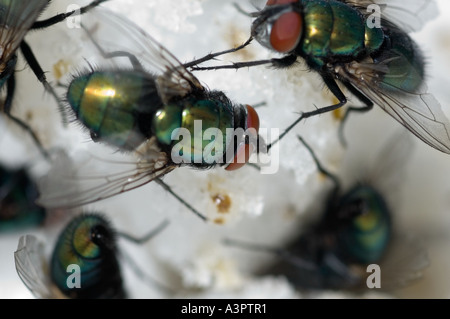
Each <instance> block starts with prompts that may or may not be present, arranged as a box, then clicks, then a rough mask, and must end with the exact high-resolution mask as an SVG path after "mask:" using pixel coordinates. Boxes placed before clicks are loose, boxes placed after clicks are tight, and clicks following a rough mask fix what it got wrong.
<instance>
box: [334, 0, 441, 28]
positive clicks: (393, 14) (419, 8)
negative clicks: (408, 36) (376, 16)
mask: <svg viewBox="0 0 450 319" xmlns="http://www.w3.org/2000/svg"><path fill="white" fill-rule="evenodd" d="M342 1H343V2H345V3H347V4H349V5H351V6H354V7H357V8H359V9H360V11H361V12H362V13H363V14H365V15H370V14H372V13H374V11H372V10H370V7H369V10H368V6H370V5H378V6H379V7H380V9H381V18H382V19H386V20H388V21H391V22H393V23H395V24H396V25H398V26H399V27H401V28H402V29H403V30H404V31H406V32H416V31H419V30H420V29H421V28H422V27H423V26H424V25H425V24H426V23H427V22H428V21H430V20H432V19H434V18H435V17H436V16H437V15H438V12H439V11H438V7H437V5H436V2H435V1H433V0H406V1H405V0H342Z"/></svg>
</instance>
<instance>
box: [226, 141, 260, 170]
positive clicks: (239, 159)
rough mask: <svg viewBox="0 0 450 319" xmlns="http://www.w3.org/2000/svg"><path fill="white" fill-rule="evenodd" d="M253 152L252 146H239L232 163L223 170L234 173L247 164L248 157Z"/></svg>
mask: <svg viewBox="0 0 450 319" xmlns="http://www.w3.org/2000/svg"><path fill="white" fill-rule="evenodd" d="M253 151H254V146H253V144H241V145H239V147H238V149H237V151H236V155H235V156H234V159H233V161H232V162H231V163H230V164H229V165H228V166H227V167H226V168H225V169H226V170H227V171H234V170H237V169H239V168H241V167H242V166H244V165H245V164H247V163H248V160H249V158H250V155H251V154H252V153H253Z"/></svg>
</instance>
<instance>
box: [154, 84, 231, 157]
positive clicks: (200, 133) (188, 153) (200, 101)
mask: <svg viewBox="0 0 450 319" xmlns="http://www.w3.org/2000/svg"><path fill="white" fill-rule="evenodd" d="M227 129H228V130H230V129H231V130H234V111H233V105H232V104H231V102H230V101H229V100H228V99H224V96H220V97H219V98H216V96H215V92H211V94H210V95H208V96H205V97H200V98H199V97H195V96H192V97H187V98H185V99H182V100H180V101H177V102H176V104H168V105H165V106H164V107H163V108H161V109H160V110H159V111H158V112H157V113H156V115H155V117H154V120H153V131H154V135H155V136H156V137H157V139H158V141H159V143H161V144H163V145H166V146H170V149H172V146H174V147H173V149H172V159H173V160H179V161H182V162H184V163H194V164H199V165H207V164H215V163H217V162H220V161H222V159H223V155H224V152H225V151H226V149H227V146H228V145H229V142H230V141H229V140H230V137H229V136H228V135H229V134H226V132H227Z"/></svg>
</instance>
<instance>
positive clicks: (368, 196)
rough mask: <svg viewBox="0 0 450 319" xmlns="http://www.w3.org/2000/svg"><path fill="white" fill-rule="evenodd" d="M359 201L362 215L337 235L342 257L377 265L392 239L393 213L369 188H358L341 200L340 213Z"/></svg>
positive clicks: (375, 192) (373, 190) (380, 197)
mask: <svg viewBox="0 0 450 319" xmlns="http://www.w3.org/2000/svg"><path fill="white" fill-rule="evenodd" d="M355 202H360V203H361V205H362V209H361V214H360V215H358V216H356V217H354V218H353V219H352V220H351V221H350V222H349V223H348V225H347V226H346V227H343V229H342V231H340V232H339V233H338V234H337V238H338V240H337V243H338V244H337V246H338V250H339V253H338V254H341V255H342V258H344V259H348V260H349V261H350V262H356V263H359V264H371V263H378V262H379V261H380V259H381V257H382V256H383V254H384V253H385V251H386V247H387V246H388V244H389V241H390V239H391V226H392V225H391V214H390V211H389V209H388V207H387V205H386V203H385V201H384V199H383V197H382V196H381V194H379V193H378V192H377V191H376V190H375V189H374V188H372V187H370V186H357V187H355V188H353V189H352V190H350V191H349V192H348V193H347V194H346V195H345V196H343V197H342V198H341V200H340V203H339V207H338V209H337V212H330V213H334V214H336V213H339V210H341V211H343V210H345V209H346V206H347V205H352V203H355Z"/></svg>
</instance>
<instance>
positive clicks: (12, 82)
mask: <svg viewBox="0 0 450 319" xmlns="http://www.w3.org/2000/svg"><path fill="white" fill-rule="evenodd" d="M15 89H16V79H15V76H14V73H13V74H11V76H10V77H9V79H8V81H7V82H6V99H5V104H4V106H3V111H4V112H5V114H6V115H7V116H8V117H9V118H10V119H11V120H12V121H13V122H15V123H16V124H17V125H19V126H20V127H22V128H23V129H24V130H26V131H27V132H28V134H30V136H31V138H32V139H33V141H34V143H35V144H36V146H37V147H38V148H39V151H40V152H41V153H42V155H43V156H44V157H45V158H46V159H49V158H50V155H49V154H48V152H47V151H46V150H45V149H44V147H43V145H42V143H41V141H40V140H39V138H38V137H37V135H36V134H35V133H34V131H33V130H32V129H31V127H30V126H28V124H26V123H25V122H23V121H22V120H21V119H19V118H17V117H15V116H14V115H12V114H11V106H12V101H13V98H14V92H15Z"/></svg>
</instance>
